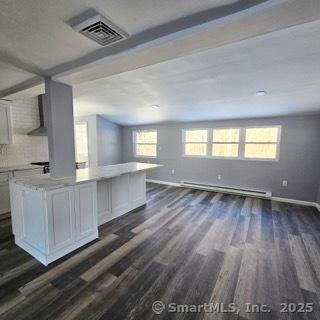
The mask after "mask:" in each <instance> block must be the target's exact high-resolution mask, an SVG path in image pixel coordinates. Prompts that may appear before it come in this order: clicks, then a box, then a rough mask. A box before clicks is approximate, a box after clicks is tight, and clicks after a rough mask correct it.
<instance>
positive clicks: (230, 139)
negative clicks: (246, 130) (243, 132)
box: [212, 129, 240, 158]
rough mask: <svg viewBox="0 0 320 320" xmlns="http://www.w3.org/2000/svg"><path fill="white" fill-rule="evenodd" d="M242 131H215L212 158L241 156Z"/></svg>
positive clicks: (213, 133)
mask: <svg viewBox="0 0 320 320" xmlns="http://www.w3.org/2000/svg"><path fill="white" fill-rule="evenodd" d="M239 138H240V129H213V131H212V141H213V143H212V156H213V157H231V158H236V157H238V156H239Z"/></svg>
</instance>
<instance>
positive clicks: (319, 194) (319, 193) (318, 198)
mask: <svg viewBox="0 0 320 320" xmlns="http://www.w3.org/2000/svg"><path fill="white" fill-rule="evenodd" d="M319 161H320V160H319ZM317 203H318V204H319V205H320V184H319V190H318V197H317Z"/></svg>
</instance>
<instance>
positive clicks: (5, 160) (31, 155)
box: [0, 97, 49, 167]
mask: <svg viewBox="0 0 320 320" xmlns="http://www.w3.org/2000/svg"><path fill="white" fill-rule="evenodd" d="M11 118H12V126H13V134H14V135H13V144H12V145H8V146H2V147H1V148H0V167H3V166H12V165H13V166H15V165H20V164H27V163H30V162H37V161H46V160H48V159H49V153H48V138H47V137H34V136H28V135H27V133H28V132H29V131H31V130H32V129H35V128H37V127H38V126H39V111H38V100H37V97H35V98H29V99H24V100H15V101H13V102H12V103H11Z"/></svg>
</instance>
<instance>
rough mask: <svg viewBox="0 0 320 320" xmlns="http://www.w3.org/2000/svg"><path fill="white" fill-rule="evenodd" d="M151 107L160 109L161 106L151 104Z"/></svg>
mask: <svg viewBox="0 0 320 320" xmlns="http://www.w3.org/2000/svg"><path fill="white" fill-rule="evenodd" d="M151 108H153V109H159V108H160V107H159V106H157V105H156V104H154V105H153V106H151Z"/></svg>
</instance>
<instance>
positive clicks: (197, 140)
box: [183, 129, 208, 157]
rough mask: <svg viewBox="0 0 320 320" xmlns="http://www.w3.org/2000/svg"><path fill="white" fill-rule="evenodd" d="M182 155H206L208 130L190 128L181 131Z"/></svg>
mask: <svg viewBox="0 0 320 320" xmlns="http://www.w3.org/2000/svg"><path fill="white" fill-rule="evenodd" d="M183 143H184V155H185V156H193V157H205V156H207V143H208V130H207V129H190V130H184V131H183Z"/></svg>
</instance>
